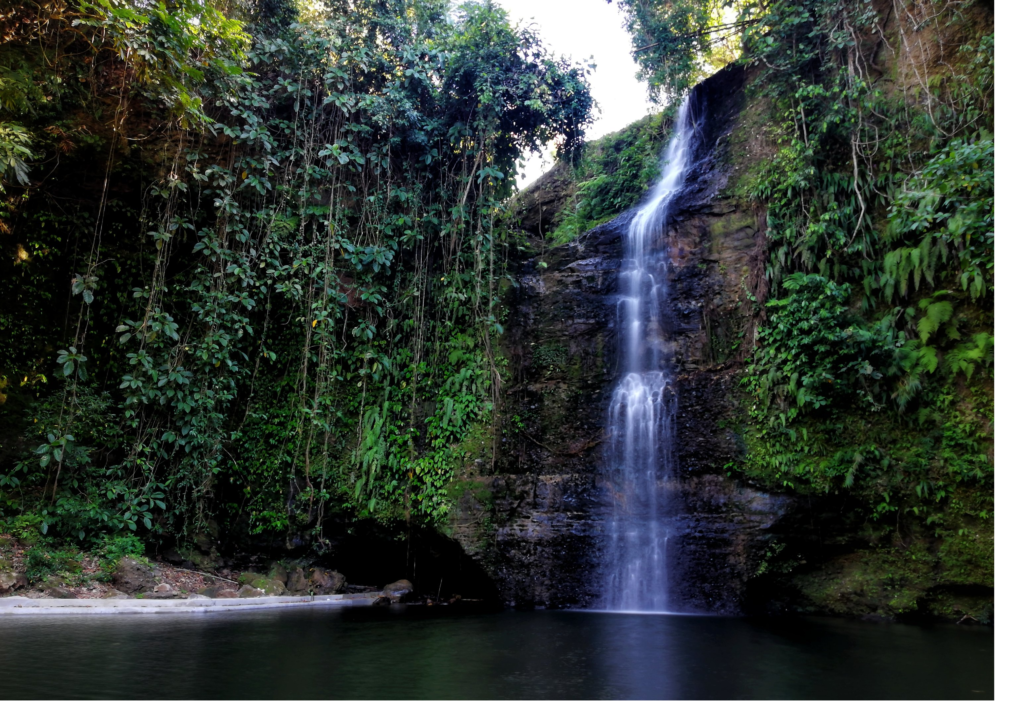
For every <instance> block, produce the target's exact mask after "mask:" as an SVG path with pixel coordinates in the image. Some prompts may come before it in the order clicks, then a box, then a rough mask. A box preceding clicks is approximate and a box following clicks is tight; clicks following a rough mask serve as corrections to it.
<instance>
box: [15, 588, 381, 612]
mask: <svg viewBox="0 0 1024 701" xmlns="http://www.w3.org/2000/svg"><path fill="white" fill-rule="evenodd" d="M379 596H381V594H380V592H364V593H360V594H322V595H319V596H318V595H309V596H263V597H254V598H251V599H30V598H28V597H25V596H6V597H2V598H0V618H2V617H6V616H104V615H126V614H138V615H147V614H148V615H154V614H167V613H217V612H220V611H258V610H262V609H285V608H291V609H295V608H307V607H315V608H320V607H348V606H370V605H372V604H373V602H374V601H375V600H376V599H377V598H378V597H379Z"/></svg>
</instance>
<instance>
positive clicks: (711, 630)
mask: <svg viewBox="0 0 1024 701" xmlns="http://www.w3.org/2000/svg"><path fill="white" fill-rule="evenodd" d="M400 609H405V610H404V611H403V610H400ZM453 613H454V612H445V611H442V610H438V609H422V608H421V609H418V610H413V609H412V608H406V607H392V608H391V609H352V610H346V611H341V612H338V611H333V612H325V611H322V610H321V611H308V612H307V611H288V612H279V613H274V612H269V611H268V612H261V613H256V614H238V613H236V614H212V615H211V614H207V615H195V616H179V615H174V616H170V615H168V616H153V617H149V616H146V617H127V616H122V617H116V618H115V617H102V618H89V619H87V618H65V619H57V618H22V619H0V698H52V697H61V698H111V697H112V698H678V699H686V698H724V699H727V698H822V699H846V698H851V699H860V698H863V699H871V698H893V699H899V698H908V699H909V698H929V699H946V698H968V699H981V698H992V697H993V694H994V686H993V654H994V638H993V634H992V631H991V629H980V628H961V627H956V626H938V627H916V626H906V625H896V624H879V623H860V622H850V621H836V620H818V619H798V620H786V621H779V620H772V621H765V620H755V619H744V618H719V617H693V616H644V615H628V614H598V613H572V612H560V611H538V612H533V613H519V612H515V613H513V612H506V613H492V614H470V615H467V614H462V615H453Z"/></svg>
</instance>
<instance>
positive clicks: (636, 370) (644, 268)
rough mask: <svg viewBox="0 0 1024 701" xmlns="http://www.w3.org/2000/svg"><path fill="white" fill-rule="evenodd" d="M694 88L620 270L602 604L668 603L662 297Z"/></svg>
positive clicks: (667, 421) (667, 381)
mask: <svg viewBox="0 0 1024 701" xmlns="http://www.w3.org/2000/svg"><path fill="white" fill-rule="evenodd" d="M695 121H696V120H695V114H694V111H693V109H692V106H691V99H690V97H689V96H687V97H686V99H684V100H683V103H682V104H681V105H680V107H679V112H678V113H677V115H676V122H675V131H674V133H673V135H672V140H671V142H670V143H669V146H668V150H667V151H666V153H665V157H664V161H663V164H662V171H661V179H660V180H659V182H658V183H657V185H656V186H655V187H654V188H653V189H652V190H651V191H650V192H649V193H648V195H647V198H646V199H645V200H644V203H643V204H642V206H641V207H640V209H639V210H638V211H637V213H636V214H635V215H634V217H633V219H632V221H631V222H630V224H629V232H628V234H627V237H626V240H625V242H624V255H623V261H622V267H621V270H620V272H619V296H618V297H617V309H616V328H617V331H618V337H619V338H618V342H619V366H620V369H621V373H620V377H619V381H618V384H617V386H616V387H615V390H614V391H613V392H612V398H611V403H610V405H609V407H608V420H607V426H608V440H607V442H606V452H605V465H604V477H605V480H606V484H607V486H608V488H609V492H610V497H611V515H610V520H609V523H608V528H607V530H606V541H605V552H604V568H605V576H604V581H603V582H602V585H603V599H602V601H601V608H603V609H605V610H608V611H644V612H659V611H661V612H667V611H669V609H670V605H671V602H670V600H669V580H670V574H671V573H670V564H669V558H668V552H667V544H668V540H669V536H670V523H671V520H672V516H673V515H672V514H671V513H670V509H669V508H668V507H669V503H668V496H669V495H668V494H667V489H666V486H667V485H666V481H667V480H668V479H669V478H670V476H671V470H670V467H669V465H670V457H671V455H672V444H673V433H674V429H673V417H674V414H675V411H674V399H673V389H672V377H671V374H670V373H669V372H667V371H666V368H665V367H664V363H663V357H662V356H663V353H662V350H663V347H664V345H665V341H664V334H663V331H662V314H661V310H662V306H663V305H664V302H665V299H666V296H665V288H666V280H667V261H666V257H665V251H664V233H665V224H666V218H667V215H668V211H669V205H670V204H671V202H672V200H673V199H674V197H675V195H677V194H678V193H679V191H680V189H681V188H682V187H683V185H684V183H685V181H686V175H687V172H688V170H689V168H690V166H691V142H692V141H693V135H694V133H695V130H696V124H695Z"/></svg>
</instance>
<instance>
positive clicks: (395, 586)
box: [381, 579, 413, 602]
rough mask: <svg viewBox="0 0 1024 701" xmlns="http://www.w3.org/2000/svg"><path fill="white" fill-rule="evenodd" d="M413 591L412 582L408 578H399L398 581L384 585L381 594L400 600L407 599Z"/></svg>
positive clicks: (392, 599)
mask: <svg viewBox="0 0 1024 701" xmlns="http://www.w3.org/2000/svg"><path fill="white" fill-rule="evenodd" d="M412 592H413V587H412V582H410V581H409V580H408V579H399V580H398V581H397V582H392V583H391V584H389V585H387V586H386V587H384V589H383V590H382V591H381V595H382V596H386V597H387V598H388V599H390V600H391V601H394V602H398V601H405V600H406V599H407V598H408V597H409V595H410V594H412Z"/></svg>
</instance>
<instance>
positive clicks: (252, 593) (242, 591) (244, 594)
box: [235, 584, 264, 599]
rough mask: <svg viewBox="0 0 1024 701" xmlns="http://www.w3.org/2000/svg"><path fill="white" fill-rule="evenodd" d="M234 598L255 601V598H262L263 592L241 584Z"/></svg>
mask: <svg viewBox="0 0 1024 701" xmlns="http://www.w3.org/2000/svg"><path fill="white" fill-rule="evenodd" d="M235 596H237V597H238V598H239V599H255V598H256V597H259V596H264V592H263V590H262V589H257V588H256V587H254V586H251V585H249V584H243V585H242V586H241V587H240V588H239V589H238V593H237V594H236V595H235Z"/></svg>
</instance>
